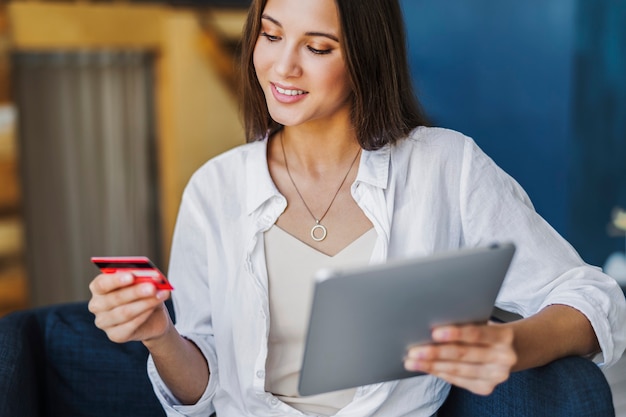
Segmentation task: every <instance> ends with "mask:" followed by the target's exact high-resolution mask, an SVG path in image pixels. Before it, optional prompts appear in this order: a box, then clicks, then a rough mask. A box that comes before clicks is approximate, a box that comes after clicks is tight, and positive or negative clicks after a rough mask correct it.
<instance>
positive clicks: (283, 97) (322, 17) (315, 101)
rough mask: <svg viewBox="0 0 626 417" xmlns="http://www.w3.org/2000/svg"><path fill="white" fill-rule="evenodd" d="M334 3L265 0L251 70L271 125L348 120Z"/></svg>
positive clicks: (348, 92) (345, 77) (328, 0)
mask: <svg viewBox="0 0 626 417" xmlns="http://www.w3.org/2000/svg"><path fill="white" fill-rule="evenodd" d="M340 38H341V28H340V24H339V16H338V12H337V6H336V5H335V2H334V0H268V2H267V4H266V6H265V9H264V10H263V15H262V17H261V33H260V35H259V38H258V39H257V42H256V46H255V48H254V68H255V70H256V75H257V78H258V80H259V83H260V85H261V88H262V89H263V92H264V94H265V100H266V101H267V107H268V109H269V112H270V115H271V117H272V119H274V121H276V122H278V123H280V124H282V125H285V126H297V125H303V124H307V123H309V124H311V123H324V124H326V123H331V122H333V121H334V120H333V119H335V120H336V119H338V118H344V119H345V120H349V114H350V95H351V89H350V83H349V79H348V74H347V71H346V66H345V62H344V57H343V53H342V49H341V47H340V43H339V42H340V41H339V40H340Z"/></svg>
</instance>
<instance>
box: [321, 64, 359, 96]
mask: <svg viewBox="0 0 626 417" xmlns="http://www.w3.org/2000/svg"><path fill="white" fill-rule="evenodd" d="M325 73H326V81H327V85H329V86H332V89H333V90H335V91H336V92H337V94H338V95H340V96H348V95H350V94H351V93H352V87H351V85H350V79H349V77H348V73H347V72H346V69H345V67H344V66H343V65H341V66H338V67H337V68H333V69H332V70H330V71H326V72H325Z"/></svg>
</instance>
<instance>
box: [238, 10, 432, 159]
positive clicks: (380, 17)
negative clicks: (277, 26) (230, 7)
mask: <svg viewBox="0 0 626 417" xmlns="http://www.w3.org/2000/svg"><path fill="white" fill-rule="evenodd" d="M266 3H267V0H253V1H252V4H251V6H250V9H249V12H248V18H247V21H246V25H245V27H244V32H243V37H242V45H241V64H240V65H241V66H240V75H241V80H240V86H241V89H242V91H241V98H242V110H243V119H244V127H245V131H246V138H247V140H248V141H249V142H251V141H254V140H259V139H262V138H263V137H265V135H266V134H267V133H268V132H274V131H276V130H278V129H280V127H281V125H280V124H278V123H276V122H275V121H274V120H272V118H271V117H270V114H269V111H268V109H267V104H266V101H265V96H264V94H263V90H262V89H261V86H260V85H259V82H258V80H257V77H256V72H255V69H254V63H253V53H254V47H255V45H256V42H257V39H258V37H259V33H260V30H261V29H260V28H261V15H262V13H263V10H264V9H265V4H266ZM335 3H336V4H337V9H338V11H339V19H340V22H341V33H342V43H341V44H342V48H343V51H344V57H345V60H346V68H347V71H348V75H349V78H350V81H351V83H352V91H353V97H352V113H351V117H352V124H353V125H354V127H355V130H356V133H357V139H358V141H359V143H360V144H361V147H363V148H364V149H368V150H374V149H379V148H381V147H382V146H384V145H386V144H387V143H393V142H394V141H396V140H397V139H399V138H403V137H405V136H406V135H407V134H408V133H409V132H410V131H411V130H412V129H414V128H415V127H417V126H422V125H426V124H427V123H426V117H425V115H424V114H423V112H422V110H421V107H420V105H419V103H418V101H417V99H416V97H415V94H414V92H413V86H412V83H411V76H410V73H409V66H408V60H407V54H406V39H405V32H404V31H405V29H404V21H403V18H402V11H401V9H400V5H399V4H398V1H397V0H335Z"/></svg>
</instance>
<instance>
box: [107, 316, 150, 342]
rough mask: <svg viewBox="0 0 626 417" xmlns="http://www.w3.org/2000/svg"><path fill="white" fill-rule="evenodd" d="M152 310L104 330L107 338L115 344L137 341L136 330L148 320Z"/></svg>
mask: <svg viewBox="0 0 626 417" xmlns="http://www.w3.org/2000/svg"><path fill="white" fill-rule="evenodd" d="M152 313H153V310H147V311H144V312H143V313H141V314H139V315H138V316H136V317H134V318H133V319H132V320H130V321H127V322H124V323H121V324H118V325H116V326H113V327H111V328H108V329H107V330H106V333H107V336H108V338H109V339H110V340H111V341H113V342H115V343H125V342H130V341H133V340H139V339H140V337H139V335H138V334H137V331H138V329H139V328H140V327H141V326H142V325H143V324H144V323H145V322H146V321H147V320H148V319H149V318H150V316H151V315H152Z"/></svg>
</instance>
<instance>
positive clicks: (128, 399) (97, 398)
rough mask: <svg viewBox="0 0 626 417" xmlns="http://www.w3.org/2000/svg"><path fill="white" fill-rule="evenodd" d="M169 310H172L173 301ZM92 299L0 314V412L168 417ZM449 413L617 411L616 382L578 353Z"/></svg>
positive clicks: (142, 362)
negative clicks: (99, 319)
mask: <svg viewBox="0 0 626 417" xmlns="http://www.w3.org/2000/svg"><path fill="white" fill-rule="evenodd" d="M168 307H170V312H171V305H169V306H168ZM93 320H94V317H93V315H92V314H91V313H90V312H89V311H88V309H87V303H86V302H78V303H67V304H59V305H54V306H48V307H42V308H38V309H30V310H24V311H19V312H15V313H12V314H9V315H7V316H5V317H3V318H1V319H0V417H40V416H42V417H43V416H45V417H99V416H103V417H104V416H106V417H143V416H146V417H147V416H150V417H157V416H164V415H165V413H164V412H163V410H162V409H161V407H160V405H159V402H158V401H157V399H156V397H155V395H154V393H153V391H152V386H151V384H150V382H149V380H148V377H147V375H146V358H147V351H146V349H145V348H144V347H143V345H142V344H141V343H135V342H131V343H125V344H115V343H113V342H110V341H109V340H108V339H107V337H106V335H105V334H104V332H102V331H101V330H99V329H97V328H96V327H95V326H94V324H93ZM438 415H439V416H441V417H449V416H481V417H490V416H509V417H511V416H533V417H541V416H550V417H555V416H568V417H573V416H588V417H589V416H598V417H607V416H614V415H615V412H614V408H613V402H612V396H611V390H610V387H609V385H608V383H607V381H606V379H605V377H604V374H603V373H602V372H601V371H600V370H599V368H598V367H597V366H596V365H595V364H593V363H592V362H591V361H589V360H587V359H584V358H579V357H571V358H565V359H561V360H558V361H555V362H553V363H552V364H550V365H548V366H544V367H541V368H536V369H532V370H528V371H523V372H517V373H514V374H512V375H511V377H510V378H509V380H508V381H507V382H505V383H503V384H501V385H499V386H498V387H497V388H496V390H495V391H494V392H493V394H491V395H489V396H478V395H473V394H471V393H469V392H468V391H465V390H462V389H458V388H454V387H453V388H452V390H451V392H450V395H449V397H448V399H447V400H446V403H445V404H444V406H443V408H442V409H441V410H440V412H439V413H438Z"/></svg>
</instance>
